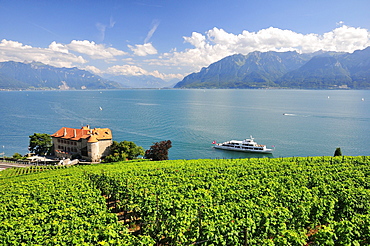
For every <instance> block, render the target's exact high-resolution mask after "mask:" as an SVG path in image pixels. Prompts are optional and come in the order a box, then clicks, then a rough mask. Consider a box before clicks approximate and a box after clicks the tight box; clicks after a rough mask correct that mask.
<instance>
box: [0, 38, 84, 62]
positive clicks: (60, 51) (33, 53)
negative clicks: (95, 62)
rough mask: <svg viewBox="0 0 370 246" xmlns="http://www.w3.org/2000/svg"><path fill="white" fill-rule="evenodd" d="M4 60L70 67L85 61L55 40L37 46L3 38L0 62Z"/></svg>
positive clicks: (0, 44) (0, 45)
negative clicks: (48, 43)
mask: <svg viewBox="0 0 370 246" xmlns="http://www.w3.org/2000/svg"><path fill="white" fill-rule="evenodd" d="M4 61H16V62H24V61H38V62H42V63H44V64H48V65H51V66H56V67H72V66H73V65H74V64H83V63H86V62H87V61H86V60H85V59H84V58H83V57H82V56H77V55H75V54H72V53H69V52H68V50H66V49H65V48H64V46H63V45H59V44H57V43H55V42H52V43H51V44H50V45H49V47H48V48H37V47H32V46H30V45H23V44H22V43H19V42H16V41H11V40H6V39H3V40H2V41H1V43H0V62H4Z"/></svg>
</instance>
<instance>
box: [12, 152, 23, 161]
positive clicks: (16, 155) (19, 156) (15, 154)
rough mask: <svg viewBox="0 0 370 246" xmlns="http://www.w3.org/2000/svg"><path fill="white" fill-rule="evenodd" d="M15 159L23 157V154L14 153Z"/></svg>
mask: <svg viewBox="0 0 370 246" xmlns="http://www.w3.org/2000/svg"><path fill="white" fill-rule="evenodd" d="M13 159H17V160H19V159H23V156H22V155H21V154H19V153H14V155H13Z"/></svg>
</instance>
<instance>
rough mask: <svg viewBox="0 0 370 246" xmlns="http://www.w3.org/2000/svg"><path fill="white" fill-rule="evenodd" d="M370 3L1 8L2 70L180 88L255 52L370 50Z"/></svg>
mask: <svg viewBox="0 0 370 246" xmlns="http://www.w3.org/2000/svg"><path fill="white" fill-rule="evenodd" d="M369 13H370V1H369V0H348V1H347V0H152V1H150V0H120V1H118V0H116V1H113V0H105V1H98V0H96V1H93V0H90V1H86V0H45V1H44V0H23V1H20V0H0V62H4V61H16V62H31V61H37V62H42V63H45V64H48V65H51V66H56V67H78V68H80V69H85V70H88V71H90V72H93V73H95V74H97V75H100V76H105V75H134V76H139V75H153V76H155V77H158V78H161V79H164V80H166V81H169V80H174V79H176V80H177V81H180V80H181V79H182V78H183V77H184V76H186V75H188V74H190V73H193V72H198V71H199V70H200V69H201V68H202V67H207V66H209V65H210V64H211V63H214V62H216V61H218V60H220V59H222V58H224V57H226V56H229V55H232V54H237V53H241V54H244V55H246V54H248V53H250V52H253V51H261V52H267V51H278V52H284V51H297V52H299V53H308V52H315V51H318V50H325V51H338V52H353V51H355V50H361V49H364V48H366V47H368V46H370V14H369Z"/></svg>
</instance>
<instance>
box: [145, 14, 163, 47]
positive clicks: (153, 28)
mask: <svg viewBox="0 0 370 246" xmlns="http://www.w3.org/2000/svg"><path fill="white" fill-rule="evenodd" d="M158 26H159V21H158V20H153V22H152V28H150V30H149V32H148V34H147V35H146V38H145V40H144V43H145V44H146V43H148V42H149V39H150V38H151V37H152V36H153V34H154V32H155V31H156V30H157V28H158Z"/></svg>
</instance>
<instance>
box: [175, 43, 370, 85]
mask: <svg viewBox="0 0 370 246" xmlns="http://www.w3.org/2000/svg"><path fill="white" fill-rule="evenodd" d="M269 87H278V88H281V87H282V88H307V89H333V88H334V89H335V88H353V89H370V47H368V48H367V49H364V50H359V51H355V52H354V53H352V54H350V53H337V52H323V51H319V52H315V53H311V54H299V53H297V52H272V51H270V52H258V51H256V52H251V53H249V54H248V55H241V54H236V55H231V56H228V57H225V58H223V59H221V60H220V61H218V62H215V63H213V64H211V65H209V66H208V67H207V68H202V69H201V70H200V72H198V73H192V74H189V75H188V76H186V77H185V78H184V79H183V80H182V81H180V82H179V83H177V84H176V85H175V88H269Z"/></svg>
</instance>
